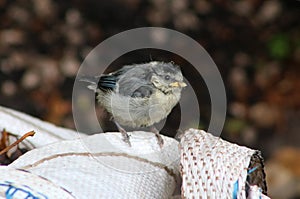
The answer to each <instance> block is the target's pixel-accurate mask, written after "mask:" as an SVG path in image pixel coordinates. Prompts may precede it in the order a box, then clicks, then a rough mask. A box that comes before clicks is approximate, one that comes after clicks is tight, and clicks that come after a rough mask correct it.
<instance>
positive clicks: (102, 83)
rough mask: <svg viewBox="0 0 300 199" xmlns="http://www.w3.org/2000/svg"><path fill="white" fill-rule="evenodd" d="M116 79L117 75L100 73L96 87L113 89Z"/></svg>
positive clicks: (105, 89) (104, 89)
mask: <svg viewBox="0 0 300 199" xmlns="http://www.w3.org/2000/svg"><path fill="white" fill-rule="evenodd" d="M117 80H118V77H117V76H115V75H113V74H108V75H101V76H100V79H99V81H98V88H99V89H101V90H103V91H107V90H114V89H115V87H116V83H117Z"/></svg>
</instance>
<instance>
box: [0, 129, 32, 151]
mask: <svg viewBox="0 0 300 199" xmlns="http://www.w3.org/2000/svg"><path fill="white" fill-rule="evenodd" d="M34 134H35V132H34V131H29V132H28V133H25V134H24V135H23V136H22V137H21V138H20V139H18V140H17V141H15V142H14V143H12V144H11V145H9V146H8V147H6V148H5V149H3V150H2V151H0V155H2V154H4V153H6V152H7V151H9V150H10V149H11V148H13V147H14V146H16V145H18V144H19V143H20V142H22V141H23V140H25V139H26V138H27V137H29V136H34Z"/></svg>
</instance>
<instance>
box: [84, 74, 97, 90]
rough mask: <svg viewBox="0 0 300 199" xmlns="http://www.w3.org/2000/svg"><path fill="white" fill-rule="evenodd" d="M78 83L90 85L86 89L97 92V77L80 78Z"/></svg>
mask: <svg viewBox="0 0 300 199" xmlns="http://www.w3.org/2000/svg"><path fill="white" fill-rule="evenodd" d="M79 81H81V82H87V83H90V84H89V85H88V86H87V87H88V89H91V90H93V91H95V92H96V91H97V87H98V85H97V84H98V81H99V77H93V76H82V77H79Z"/></svg>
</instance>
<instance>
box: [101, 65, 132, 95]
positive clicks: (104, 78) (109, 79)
mask: <svg viewBox="0 0 300 199" xmlns="http://www.w3.org/2000/svg"><path fill="white" fill-rule="evenodd" d="M134 67H135V66H134V65H126V66H123V67H122V68H121V69H119V70H117V71H115V72H112V73H109V74H102V75H101V76H100V79H99V81H98V88H99V89H101V90H103V91H107V90H115V88H116V86H117V82H118V80H119V79H120V77H121V76H122V75H123V74H125V73H126V72H128V71H130V70H131V69H132V68H134Z"/></svg>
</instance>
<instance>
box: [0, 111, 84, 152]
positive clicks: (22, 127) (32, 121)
mask: <svg viewBox="0 0 300 199" xmlns="http://www.w3.org/2000/svg"><path fill="white" fill-rule="evenodd" d="M4 128H5V129H6V130H7V131H9V132H11V133H13V134H16V135H18V136H19V137H21V136H22V135H24V134H25V133H27V132H29V131H32V130H33V131H35V132H36V134H35V135H34V137H29V138H27V139H26V140H25V142H28V141H29V142H30V143H31V145H33V146H34V147H40V146H44V145H47V144H50V143H53V142H57V141H61V140H66V139H74V138H76V137H78V135H79V134H80V133H77V132H76V131H73V130H70V129H66V128H61V127H57V126H55V125H53V124H50V123H48V122H44V121H42V120H40V119H37V118H34V117H32V116H29V115H27V114H25V113H21V112H18V111H15V110H12V109H9V108H4V107H2V106H0V131H2V130H3V129H4ZM80 136H83V134H80Z"/></svg>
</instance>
